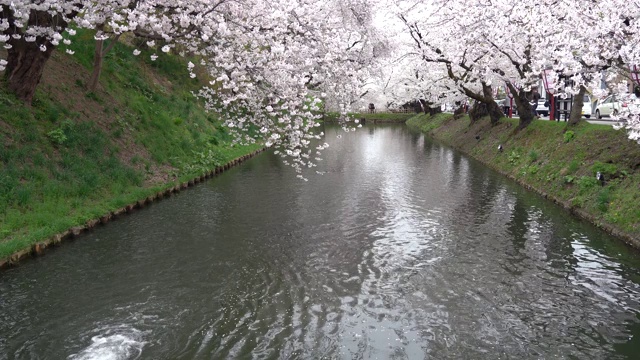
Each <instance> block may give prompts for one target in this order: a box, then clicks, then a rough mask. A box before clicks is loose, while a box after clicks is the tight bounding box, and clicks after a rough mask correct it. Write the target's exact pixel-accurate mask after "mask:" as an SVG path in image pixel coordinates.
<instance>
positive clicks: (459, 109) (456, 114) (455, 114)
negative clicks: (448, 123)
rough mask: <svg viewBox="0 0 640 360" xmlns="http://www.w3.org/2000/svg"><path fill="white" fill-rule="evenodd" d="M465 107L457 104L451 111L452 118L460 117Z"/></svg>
mask: <svg viewBox="0 0 640 360" xmlns="http://www.w3.org/2000/svg"><path fill="white" fill-rule="evenodd" d="M465 112H466V111H465V107H464V105H459V106H458V107H457V108H456V109H455V110H454V111H453V118H454V119H458V118H460V117H462V115H464V113H465Z"/></svg>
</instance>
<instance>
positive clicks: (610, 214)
mask: <svg viewBox="0 0 640 360" xmlns="http://www.w3.org/2000/svg"><path fill="white" fill-rule="evenodd" d="M407 124H408V125H409V126H410V127H412V128H414V129H418V130H420V131H422V132H425V133H428V134H430V135H432V136H433V137H434V138H436V139H438V140H440V141H443V142H444V143H447V144H449V145H451V146H453V147H455V148H457V149H460V150H462V151H463V152H465V153H467V154H469V155H471V156H473V157H474V158H476V159H478V160H480V161H482V162H484V163H485V164H487V165H489V166H490V167H492V168H494V169H496V170H497V171H499V172H501V173H503V174H505V175H507V176H509V177H511V178H513V179H515V180H517V181H518V182H520V183H521V184H523V185H525V186H527V187H529V188H531V189H533V190H536V191H537V192H539V193H541V194H543V195H544V196H546V197H548V198H551V199H553V200H554V201H556V202H557V203H559V204H561V205H562V206H564V207H565V208H567V209H570V210H571V211H572V212H574V213H576V214H578V215H579V216H581V217H583V218H586V219H587V220H589V221H591V222H593V223H594V224H596V225H599V226H601V227H603V228H605V230H607V231H609V232H611V233H614V234H615V235H618V236H619V237H621V238H623V239H624V240H625V241H627V242H629V243H631V244H633V245H634V246H636V247H639V248H640V207H639V206H638V203H639V201H640V186H639V185H640V145H638V144H637V143H635V142H633V141H630V140H628V139H627V138H626V135H625V133H624V132H622V131H617V130H614V129H613V128H612V127H611V126H609V125H594V124H589V123H587V122H583V123H581V124H579V125H578V126H576V127H571V128H568V127H567V125H566V123H563V122H560V123H558V122H552V121H543V120H538V121H534V122H533V123H532V124H531V125H530V126H529V127H528V128H526V129H525V130H523V131H516V128H517V125H518V123H517V120H516V119H507V118H503V119H501V121H500V123H499V124H498V125H497V126H493V127H492V126H491V124H490V122H489V120H488V119H483V120H481V121H479V122H477V123H474V124H470V121H469V119H468V118H467V117H465V118H461V119H457V120H454V119H453V116H451V115H450V114H439V115H437V116H434V117H429V116H423V115H421V116H416V117H413V118H412V119H410V120H409V121H407ZM499 145H502V146H503V149H504V150H503V151H502V152H500V151H498V146H499ZM597 172H600V173H602V174H603V175H604V177H605V182H604V185H602V184H601V183H600V182H599V181H598V180H597V179H596V173H597Z"/></svg>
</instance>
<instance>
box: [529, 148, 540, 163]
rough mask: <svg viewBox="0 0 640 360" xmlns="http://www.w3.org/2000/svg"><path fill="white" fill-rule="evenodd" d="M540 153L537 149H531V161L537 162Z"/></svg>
mask: <svg viewBox="0 0 640 360" xmlns="http://www.w3.org/2000/svg"><path fill="white" fill-rule="evenodd" d="M538 156H539V155H538V153H537V152H536V151H535V150H531V151H529V161H530V162H532V163H533V162H536V161H538Z"/></svg>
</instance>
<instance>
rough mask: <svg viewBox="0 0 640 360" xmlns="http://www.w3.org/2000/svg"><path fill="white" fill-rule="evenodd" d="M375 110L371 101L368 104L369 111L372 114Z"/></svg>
mask: <svg viewBox="0 0 640 360" xmlns="http://www.w3.org/2000/svg"><path fill="white" fill-rule="evenodd" d="M375 112H376V106H375V105H373V103H370V104H369V113H371V114H373V113H375Z"/></svg>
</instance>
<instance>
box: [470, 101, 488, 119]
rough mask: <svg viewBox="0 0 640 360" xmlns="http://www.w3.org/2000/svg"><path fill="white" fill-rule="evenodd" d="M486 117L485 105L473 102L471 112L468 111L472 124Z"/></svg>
mask: <svg viewBox="0 0 640 360" xmlns="http://www.w3.org/2000/svg"><path fill="white" fill-rule="evenodd" d="M488 115H489V110H488V109H487V104H485V103H483V102H480V101H474V102H473V106H471V110H469V118H470V119H471V122H472V123H474V122H476V121H478V120H480V119H481V118H482V117H484V116H488Z"/></svg>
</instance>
